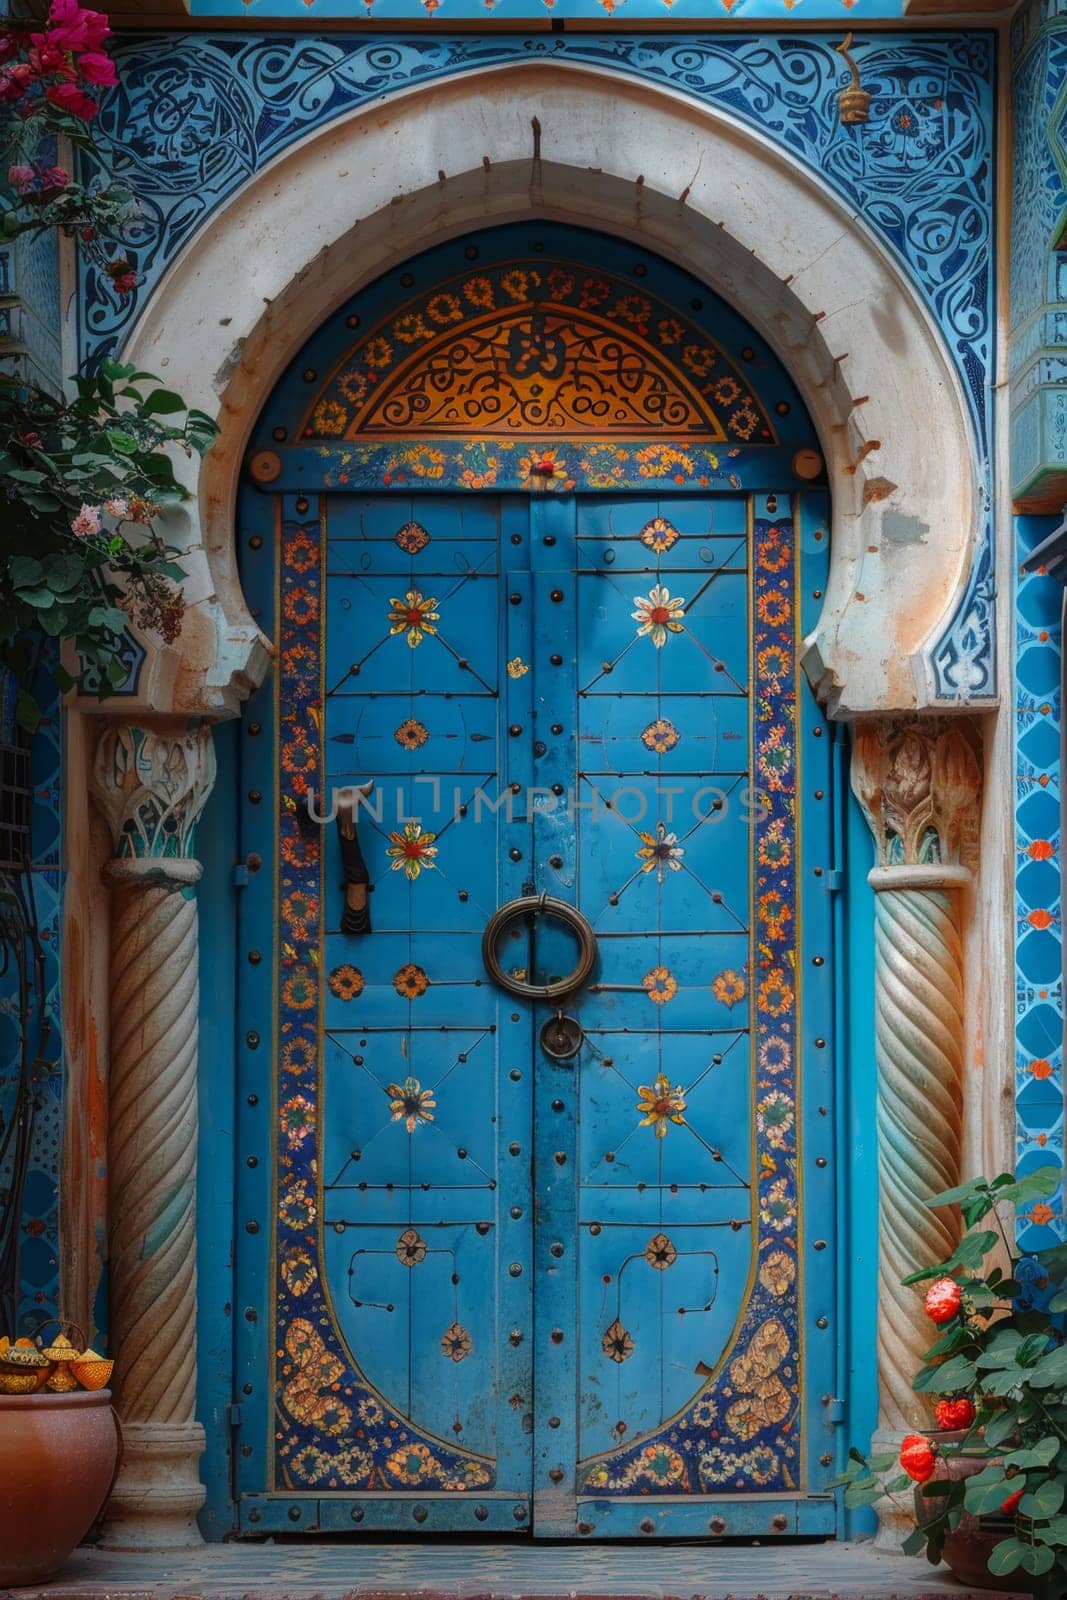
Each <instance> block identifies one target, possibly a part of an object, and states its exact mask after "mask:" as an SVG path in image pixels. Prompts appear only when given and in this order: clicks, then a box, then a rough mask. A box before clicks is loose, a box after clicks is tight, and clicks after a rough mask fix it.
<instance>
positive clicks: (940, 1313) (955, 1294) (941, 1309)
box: [926, 1278, 963, 1326]
mask: <svg viewBox="0 0 1067 1600" xmlns="http://www.w3.org/2000/svg"><path fill="white" fill-rule="evenodd" d="M962 1298H963V1297H962V1295H961V1294H960V1286H959V1284H958V1283H957V1282H956V1280H955V1278H938V1279H937V1280H936V1282H934V1283H932V1284H931V1285H930V1287H929V1289H927V1291H926V1315H927V1316H928V1317H929V1318H930V1321H931V1322H936V1323H937V1324H938V1326H940V1324H941V1323H942V1322H951V1321H952V1319H953V1317H955V1316H958V1315H959V1310H960V1302H961V1300H962Z"/></svg>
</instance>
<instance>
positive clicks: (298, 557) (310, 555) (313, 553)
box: [285, 530, 319, 664]
mask: <svg viewBox="0 0 1067 1600" xmlns="http://www.w3.org/2000/svg"><path fill="white" fill-rule="evenodd" d="M318 564H319V552H318V548H317V546H316V544H315V541H314V539H312V538H310V537H309V535H308V534H306V533H304V532H303V530H301V531H300V532H298V533H293V534H290V536H289V537H288V538H287V539H286V541H285V565H286V567H287V568H288V569H289V570H290V571H291V572H298V573H299V574H300V576H301V577H303V575H304V573H305V572H310V571H311V570H312V568H313V567H317V566H318ZM298 659H299V658H298ZM291 661H292V652H290V655H289V662H290V664H291Z"/></svg>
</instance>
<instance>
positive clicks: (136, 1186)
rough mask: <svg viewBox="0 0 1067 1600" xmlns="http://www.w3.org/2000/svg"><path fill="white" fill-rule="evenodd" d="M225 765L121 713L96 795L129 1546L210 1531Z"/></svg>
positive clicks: (117, 1500) (101, 745)
mask: <svg viewBox="0 0 1067 1600" xmlns="http://www.w3.org/2000/svg"><path fill="white" fill-rule="evenodd" d="M214 779H215V754H214V750H213V747H212V743H211V733H210V730H209V729H208V728H206V727H200V728H192V729H190V728H189V727H188V726H187V725H181V726H179V727H173V726H171V727H159V728H141V727H132V726H130V725H128V724H124V723H109V724H108V725H107V726H106V727H105V728H104V730H103V733H102V734H101V736H100V739H99V742H98V744H97V747H96V753H95V760H94V764H93V773H92V787H93V797H94V799H95V801H96V803H97V805H98V806H99V808H100V810H101V811H102V812H103V814H104V816H105V818H106V819H107V822H108V824H109V826H110V829H111V835H112V848H113V854H112V858H111V860H110V861H109V862H108V864H107V867H106V868H105V872H104V876H105V878H106V879H107V881H108V882H109V883H110V885H111V952H110V966H111V1004H110V1053H109V1076H108V1102H109V1110H108V1127H109V1133H108V1161H109V1178H108V1251H109V1272H110V1285H111V1289H110V1340H111V1350H112V1352H113V1353H114V1355H115V1357H116V1365H115V1380H114V1389H115V1406H116V1409H117V1411H118V1413H119V1416H120V1417H121V1419H122V1425H123V1433H124V1453H123V1460H122V1467H121V1470H120V1473H119V1476H118V1479H117V1481H116V1483H115V1486H114V1489H113V1492H112V1496H111V1500H110V1503H109V1508H108V1522H107V1526H106V1529H105V1542H106V1543H108V1544H109V1545H111V1546H112V1547H114V1548H127V1549H130V1548H133V1549H172V1548H178V1547H181V1546H183V1545H189V1544H197V1543H199V1542H200V1535H199V1532H198V1530H197V1525H196V1513H197V1511H198V1509H199V1507H200V1506H201V1504H202V1503H203V1499H204V1490H203V1488H202V1486H201V1484H200V1481H199V1476H198V1466H197V1463H198V1460H199V1457H200V1454H201V1452H202V1451H203V1448H204V1432H203V1428H202V1427H201V1426H200V1424H199V1423H198V1422H197V1421H196V1146H197V1043H198V1022H197V1013H198V1003H199V978H198V971H197V958H198V925H197V905H196V893H195V884H196V883H197V881H198V879H199V878H200V875H201V871H202V868H201V866H200V863H199V862H198V861H196V860H194V859H193V857H192V850H193V835H194V829H195V827H196V823H197V819H198V818H199V816H200V814H201V812H202V811H203V808H204V804H205V802H206V800H207V798H208V795H209V794H210V793H211V787H212V784H213V783H214Z"/></svg>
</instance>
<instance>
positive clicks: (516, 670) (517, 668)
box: [508, 656, 530, 678]
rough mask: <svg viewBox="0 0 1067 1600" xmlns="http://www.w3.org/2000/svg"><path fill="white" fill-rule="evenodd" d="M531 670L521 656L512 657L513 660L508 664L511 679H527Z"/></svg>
mask: <svg viewBox="0 0 1067 1600" xmlns="http://www.w3.org/2000/svg"><path fill="white" fill-rule="evenodd" d="M529 670H530V669H529V667H528V666H527V665H526V663H525V661H524V660H523V659H522V657H521V656H512V658H511V660H510V661H509V662H508V677H509V678H525V676H526V674H527V673H528V672H529Z"/></svg>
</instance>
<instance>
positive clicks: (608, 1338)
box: [600, 1317, 634, 1365]
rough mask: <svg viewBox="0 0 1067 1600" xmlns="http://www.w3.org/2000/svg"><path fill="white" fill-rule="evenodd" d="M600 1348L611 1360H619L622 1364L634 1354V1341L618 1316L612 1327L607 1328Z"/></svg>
mask: <svg viewBox="0 0 1067 1600" xmlns="http://www.w3.org/2000/svg"><path fill="white" fill-rule="evenodd" d="M600 1348H601V1350H603V1352H604V1354H605V1355H606V1356H607V1358H608V1360H609V1361H615V1362H618V1363H619V1364H620V1365H621V1364H622V1362H624V1361H628V1360H629V1359H630V1357H631V1356H632V1355H633V1353H634V1342H633V1340H632V1339H631V1337H630V1335H629V1334H628V1333H627V1331H626V1329H625V1328H624V1327H623V1325H622V1323H621V1322H620V1321H619V1319H618V1317H616V1318H615V1321H614V1322H613V1323H612V1324H611V1326H610V1328H605V1330H604V1336H603V1338H602V1339H601V1341H600Z"/></svg>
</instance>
